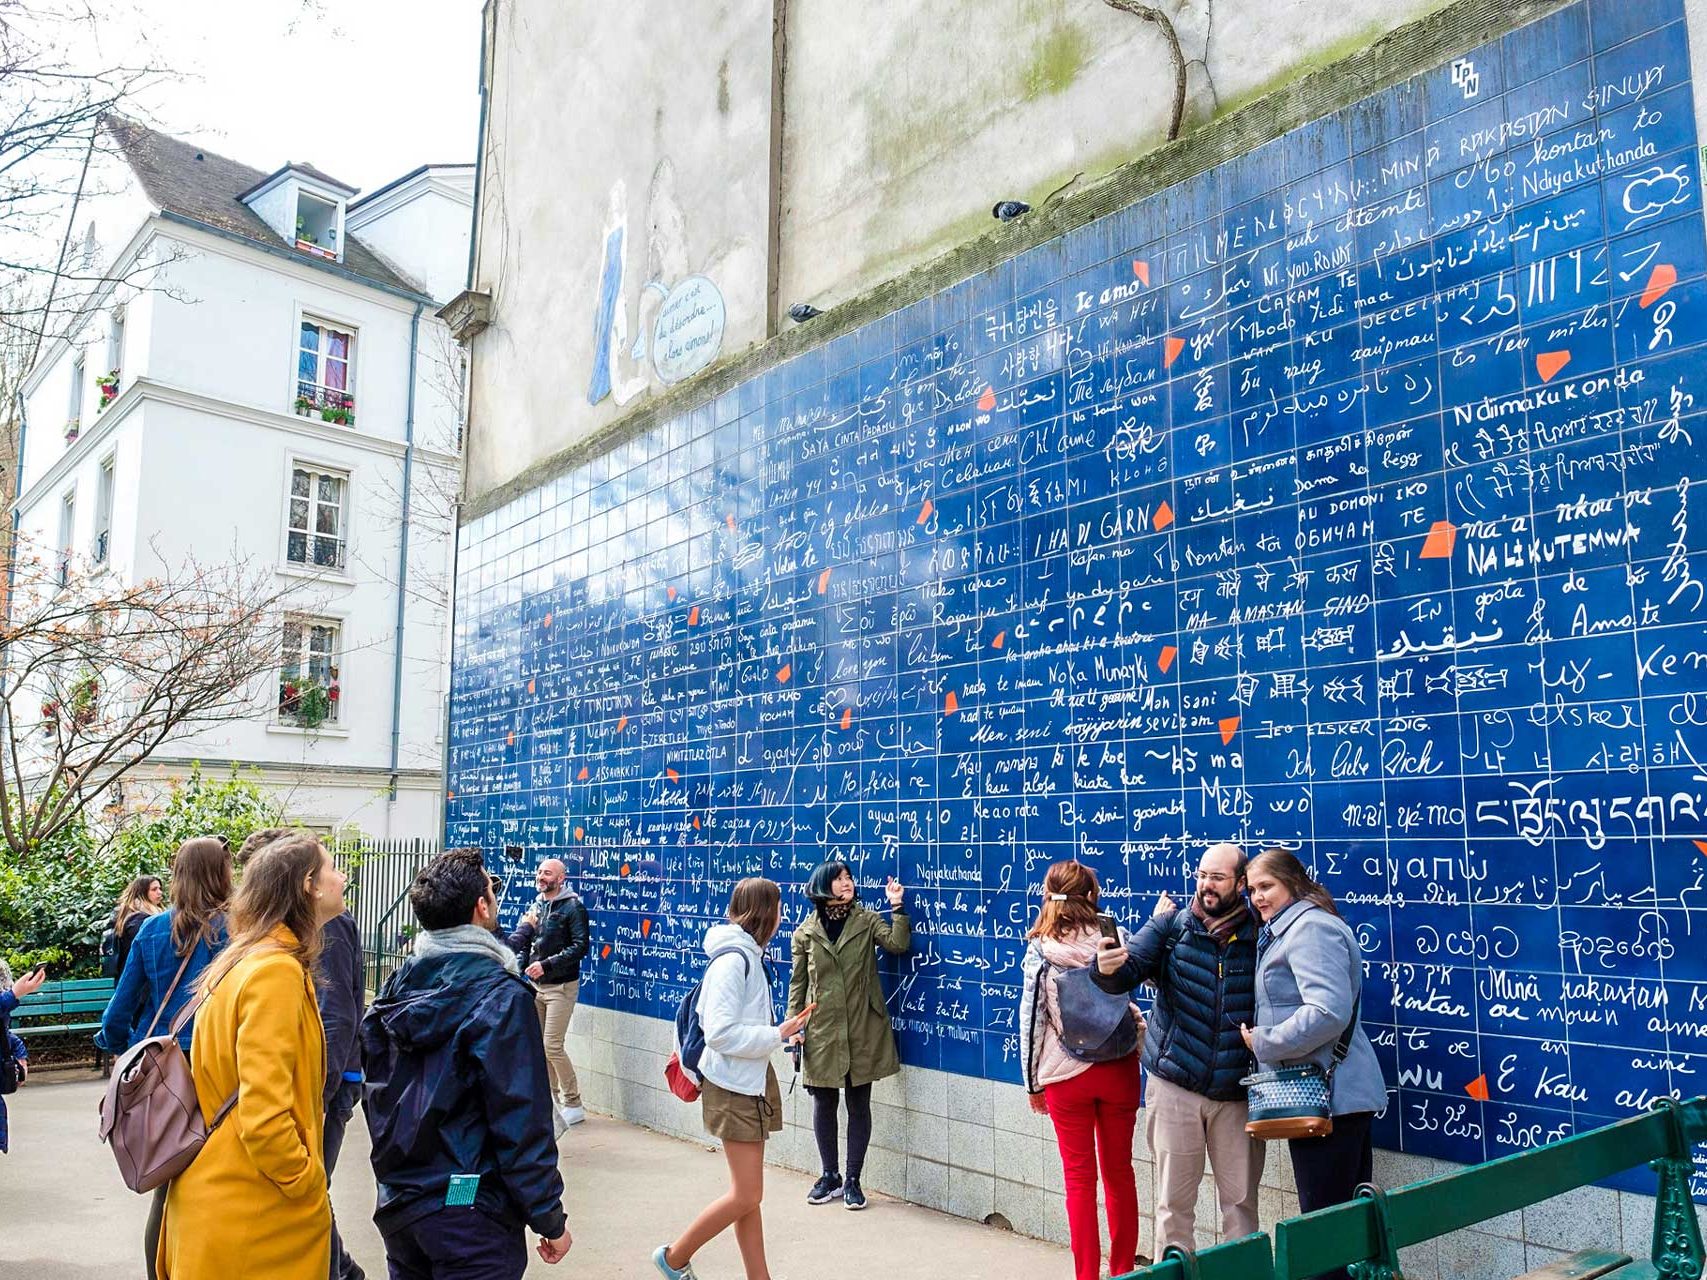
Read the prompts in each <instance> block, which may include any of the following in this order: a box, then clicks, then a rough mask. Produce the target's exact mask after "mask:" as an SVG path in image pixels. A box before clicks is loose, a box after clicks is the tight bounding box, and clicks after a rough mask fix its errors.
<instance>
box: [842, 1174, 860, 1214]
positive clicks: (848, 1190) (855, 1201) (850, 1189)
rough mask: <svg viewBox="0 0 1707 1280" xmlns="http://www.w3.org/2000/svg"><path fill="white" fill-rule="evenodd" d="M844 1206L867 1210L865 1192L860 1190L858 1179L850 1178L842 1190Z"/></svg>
mask: <svg viewBox="0 0 1707 1280" xmlns="http://www.w3.org/2000/svg"><path fill="white" fill-rule="evenodd" d="M842 1204H843V1205H845V1206H846V1207H847V1208H849V1209H863V1208H865V1192H863V1191H861V1190H860V1189H859V1179H858V1178H849V1179H848V1181H847V1185H846V1186H844V1187H843V1188H842Z"/></svg>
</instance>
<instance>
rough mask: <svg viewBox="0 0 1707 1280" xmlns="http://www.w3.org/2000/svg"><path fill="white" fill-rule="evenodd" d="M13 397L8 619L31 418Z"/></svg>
mask: <svg viewBox="0 0 1707 1280" xmlns="http://www.w3.org/2000/svg"><path fill="white" fill-rule="evenodd" d="M13 396H14V398H15V400H16V402H17V406H18V449H17V452H16V454H15V455H14V456H13V458H12V475H11V487H12V494H11V497H12V501H11V507H12V512H11V522H12V540H11V541H10V542H8V543H7V544H6V611H5V612H6V617H7V618H11V616H12V588H13V586H14V585H15V584H16V582H17V576H18V500H19V499H20V498H22V497H23V496H24V491H23V488H22V486H20V485H19V483H18V479H19V477H20V476H21V475H22V474H23V470H24V439H25V437H26V436H27V435H28V434H29V430H30V418H29V415H28V414H27V413H25V412H24V393H23V392H22V391H16V392H13ZM4 662H5V658H4V656H3V654H0V670H4V669H5V667H4Z"/></svg>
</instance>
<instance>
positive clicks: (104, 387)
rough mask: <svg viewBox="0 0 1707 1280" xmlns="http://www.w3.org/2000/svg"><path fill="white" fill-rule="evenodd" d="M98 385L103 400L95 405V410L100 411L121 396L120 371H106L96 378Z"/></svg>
mask: <svg viewBox="0 0 1707 1280" xmlns="http://www.w3.org/2000/svg"><path fill="white" fill-rule="evenodd" d="M95 385H96V387H98V388H100V392H101V402H100V403H99V404H98V405H96V406H95V412H96V413H100V412H102V411H103V410H105V409H106V407H107V406H108V405H110V404H111V403H112V402H113V401H114V400H117V399H118V398H119V371H118V370H117V369H114V370H113V371H112V372H111V373H104V374H102V375H101V376H100V377H98V378H96V379H95Z"/></svg>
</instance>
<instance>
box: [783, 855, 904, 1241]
mask: <svg viewBox="0 0 1707 1280" xmlns="http://www.w3.org/2000/svg"><path fill="white" fill-rule="evenodd" d="M883 892H884V895H885V896H886V897H887V898H888V899H889V909H890V915H891V919H890V923H888V924H884V923H883V917H881V916H880V915H878V914H877V912H875V911H870V910H868V909H866V908H865V907H864V906H862V905H861V904H860V902H859V900H858V898H856V897H855V896H854V879H853V872H852V871H850V870H848V868H847V867H846V866H845V865H844V864H842V863H840V862H826V863H825V864H824V865H823V866H821V867H819V868H818V869H817V870H816V871H814V872H813V873H812V878H811V879H810V880H808V881H807V882H806V896H807V897H808V898H810V899H811V901H812V914H811V915H810V916H808V917H807V918H806V921H805V923H804V924H802V925H801V926H800V927H799V928H798V929H796V930H795V931H794V973H793V977H792V978H791V980H790V981H789V984H788V1013H789V1016H790V1017H793V1016H794V1015H795V1014H797V1013H799V1012H800V1011H801V1010H802V1009H804V1008H806V1007H807V1006H808V1005H812V1006H814V1012H813V1014H812V1020H811V1021H810V1022H808V1023H807V1024H806V1046H805V1057H804V1059H803V1061H802V1064H801V1070H802V1074H803V1075H804V1076H805V1078H806V1089H807V1092H809V1093H810V1094H811V1095H812V1130H813V1133H814V1135H815V1136H816V1137H817V1139H818V1157H819V1160H820V1161H821V1162H822V1166H823V1170H824V1172H823V1175H822V1176H821V1177H820V1178H819V1179H818V1181H817V1182H815V1183H813V1184H812V1190H811V1191H810V1192H809V1193H808V1194H807V1196H806V1202H807V1203H808V1204H828V1203H829V1202H830V1201H832V1200H834V1199H835V1198H836V1197H837V1196H840V1197H841V1199H842V1203H843V1204H844V1205H846V1206H847V1207H848V1208H850V1209H863V1208H865V1193H864V1192H862V1191H861V1190H860V1188H859V1175H860V1171H861V1170H862V1169H863V1168H864V1166H865V1149H866V1146H867V1145H868V1144H869V1143H870V1142H871V1084H872V1081H874V1080H881V1079H883V1077H885V1076H892V1075H894V1074H895V1073H896V1072H897V1071H899V1070H900V1069H901V1059H900V1056H899V1055H898V1054H897V1053H896V1052H895V1029H894V1028H893V1027H892V1026H890V1024H889V1009H888V1006H887V1005H885V1004H884V1002H883V984H882V982H880V981H879V979H878V976H877V953H876V952H875V951H873V950H872V947H873V946H874V945H875V946H879V947H882V948H883V949H884V950H885V951H887V952H889V954H890V955H895V956H900V955H906V954H907V948H908V947H909V946H911V945H912V941H913V925H912V921H910V920H909V919H908V918H907V908H906V907H904V906H902V905H901V898H902V895H903V894H904V893H905V892H906V891H905V890H904V889H903V888H902V887H901V885H900V884H899V883H898V882H897V881H896V880H895V878H894V877H893V876H891V877H890V878H889V881H888V883H886V884H885V885H884V886H883ZM844 1090H845V1091H846V1093H847V1100H848V1170H847V1174H848V1176H847V1180H846V1181H845V1182H844V1181H843V1180H842V1175H841V1171H840V1168H839V1164H840V1162H839V1161H838V1160H837V1158H836V1151H837V1132H836V1103H837V1100H838V1094H840V1093H841V1092H842V1091H844Z"/></svg>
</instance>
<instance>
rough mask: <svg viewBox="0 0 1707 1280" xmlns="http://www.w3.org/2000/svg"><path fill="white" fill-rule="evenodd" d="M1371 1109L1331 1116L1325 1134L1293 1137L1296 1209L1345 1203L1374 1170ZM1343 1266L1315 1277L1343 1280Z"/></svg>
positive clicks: (1302, 1210)
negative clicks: (1370, 1123)
mask: <svg viewBox="0 0 1707 1280" xmlns="http://www.w3.org/2000/svg"><path fill="white" fill-rule="evenodd" d="M1374 1118H1375V1113H1374V1112H1373V1111H1354V1112H1352V1113H1351V1114H1350V1115H1343V1116H1335V1117H1334V1131H1333V1132H1332V1133H1330V1134H1329V1135H1328V1136H1327V1137H1325V1138H1292V1139H1289V1140H1288V1141H1287V1144H1286V1145H1287V1147H1288V1148H1290V1151H1291V1155H1292V1177H1293V1180H1294V1181H1295V1182H1297V1184H1298V1209H1299V1212H1301V1213H1311V1212H1313V1211H1315V1210H1317V1209H1326V1208H1327V1207H1328V1206H1330V1205H1336V1204H1344V1203H1345V1202H1346V1201H1348V1200H1350V1199H1352V1198H1353V1197H1354V1196H1355V1195H1356V1194H1357V1188H1358V1186H1359V1185H1360V1184H1362V1183H1365V1182H1368V1181H1369V1180H1370V1178H1371V1176H1372V1175H1373V1173H1374V1154H1375V1153H1374V1151H1373V1146H1374V1143H1373V1141H1372V1136H1373V1135H1372V1134H1371V1133H1370V1131H1369V1122H1370V1121H1371V1120H1373V1119H1374ZM1349 1274H1350V1273H1349V1272H1347V1271H1345V1270H1344V1269H1340V1270H1337V1271H1328V1272H1324V1273H1323V1274H1322V1275H1321V1276H1318V1277H1317V1278H1316V1280H1344V1278H1345V1277H1346V1276H1348V1275H1349Z"/></svg>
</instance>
